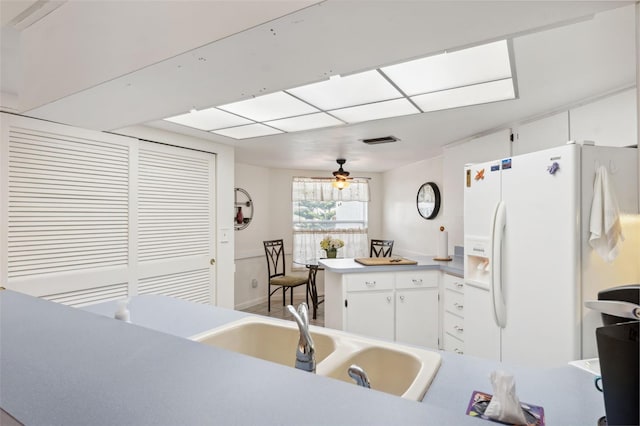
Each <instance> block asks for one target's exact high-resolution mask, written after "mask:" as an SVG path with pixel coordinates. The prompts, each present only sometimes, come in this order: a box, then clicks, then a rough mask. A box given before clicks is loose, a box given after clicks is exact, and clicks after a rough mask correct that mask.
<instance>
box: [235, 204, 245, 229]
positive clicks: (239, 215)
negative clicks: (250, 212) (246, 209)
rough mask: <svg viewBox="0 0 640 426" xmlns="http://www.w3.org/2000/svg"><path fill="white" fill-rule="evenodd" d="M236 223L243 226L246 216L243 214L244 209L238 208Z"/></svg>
mask: <svg viewBox="0 0 640 426" xmlns="http://www.w3.org/2000/svg"><path fill="white" fill-rule="evenodd" d="M236 223H237V224H238V225H242V224H243V223H244V215H243V214H242V207H238V210H237V211H236Z"/></svg>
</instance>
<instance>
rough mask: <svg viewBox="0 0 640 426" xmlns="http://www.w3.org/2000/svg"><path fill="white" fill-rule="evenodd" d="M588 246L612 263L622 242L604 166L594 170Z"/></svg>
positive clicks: (618, 216)
mask: <svg viewBox="0 0 640 426" xmlns="http://www.w3.org/2000/svg"><path fill="white" fill-rule="evenodd" d="M589 232H590V235H589V244H590V245H591V247H593V249H594V250H595V251H596V253H598V254H599V255H600V257H602V258H603V259H604V260H605V261H607V262H613V260H614V259H615V258H616V257H617V256H618V252H619V251H620V244H621V243H622V241H624V235H622V226H621V225H620V211H619V209H618V201H617V200H616V194H615V192H614V190H613V187H612V186H611V183H610V182H609V173H608V172H607V168H606V167H604V166H600V167H598V169H597V170H596V179H595V182H594V185H593V201H592V203H591V218H590V221H589Z"/></svg>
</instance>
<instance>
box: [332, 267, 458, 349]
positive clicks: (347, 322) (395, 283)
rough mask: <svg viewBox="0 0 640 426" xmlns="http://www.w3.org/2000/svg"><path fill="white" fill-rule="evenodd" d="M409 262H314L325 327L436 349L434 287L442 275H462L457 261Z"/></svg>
mask: <svg viewBox="0 0 640 426" xmlns="http://www.w3.org/2000/svg"><path fill="white" fill-rule="evenodd" d="M410 260H412V261H415V262H417V263H416V264H400V263H394V262H391V261H389V262H388V263H387V264H384V265H376V266H366V265H363V264H362V263H359V262H357V261H356V260H354V259H346V258H345V259H322V260H320V264H321V265H322V266H323V267H324V269H325V277H324V291H325V326H326V327H329V328H335V329H338V330H345V331H349V332H353V333H358V334H364V335H367V336H371V337H376V338H381V339H386V340H395V341H397V342H400V343H407V344H414V345H420V346H426V347H429V348H433V349H438V347H439V346H440V344H439V342H440V340H441V339H440V337H441V336H442V330H441V322H442V321H441V314H440V312H441V308H440V297H439V293H440V287H441V284H440V283H441V282H442V281H443V279H442V276H443V274H450V275H452V276H455V277H462V276H463V257H462V256H454V257H453V259H452V261H437V260H433V256H412V257H411V258H410Z"/></svg>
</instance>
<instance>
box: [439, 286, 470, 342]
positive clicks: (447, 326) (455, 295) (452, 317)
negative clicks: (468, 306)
mask: <svg viewBox="0 0 640 426" xmlns="http://www.w3.org/2000/svg"><path fill="white" fill-rule="evenodd" d="M442 282H443V289H444V297H443V321H442V322H443V330H442V333H443V340H444V341H443V349H444V350H446V351H451V352H456V353H459V354H462V353H464V347H465V323H464V322H465V312H464V309H465V307H464V299H465V294H464V280H463V279H462V278H458V277H456V276H454V275H450V274H443V278H442Z"/></svg>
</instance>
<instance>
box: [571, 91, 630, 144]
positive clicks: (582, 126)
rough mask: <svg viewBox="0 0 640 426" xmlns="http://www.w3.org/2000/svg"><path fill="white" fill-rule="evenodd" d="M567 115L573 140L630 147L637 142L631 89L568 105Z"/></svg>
mask: <svg viewBox="0 0 640 426" xmlns="http://www.w3.org/2000/svg"><path fill="white" fill-rule="evenodd" d="M569 117H570V118H571V120H570V128H571V139H573V140H576V141H583V140H592V141H595V143H596V145H600V146H631V145H636V144H637V143H638V136H637V129H638V106H637V105H636V89H635V88H634V89H629V90H625V91H623V92H620V93H617V94H615V95H612V96H609V97H606V98H603V99H600V100H598V101H596V102H591V103H589V104H586V105H582V106H580V107H576V108H572V109H571V110H570V111H569Z"/></svg>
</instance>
